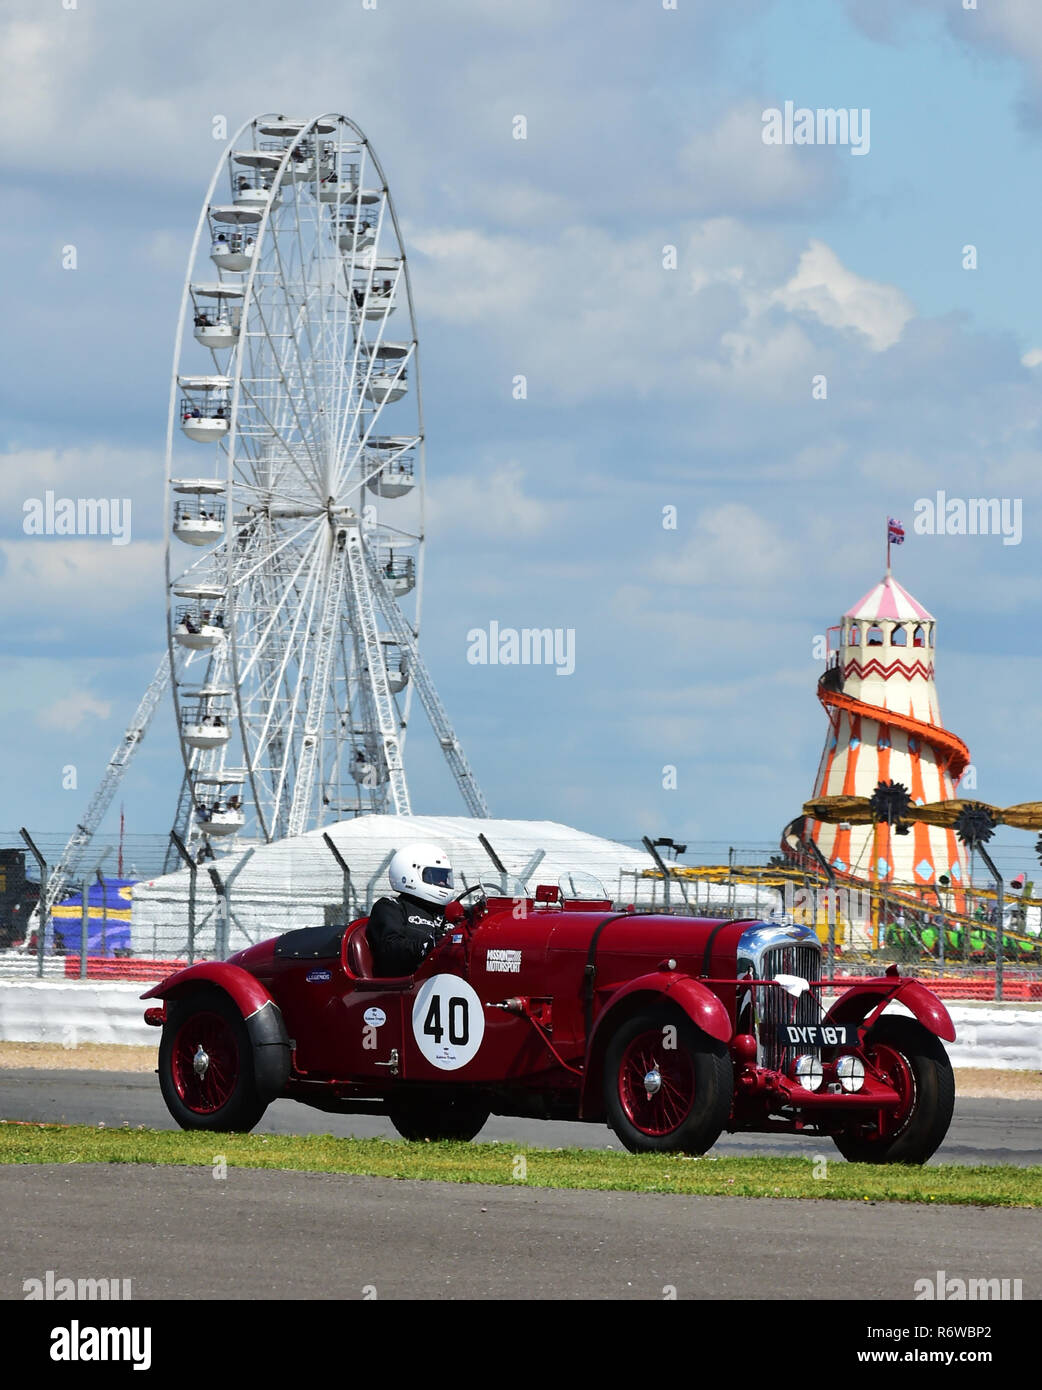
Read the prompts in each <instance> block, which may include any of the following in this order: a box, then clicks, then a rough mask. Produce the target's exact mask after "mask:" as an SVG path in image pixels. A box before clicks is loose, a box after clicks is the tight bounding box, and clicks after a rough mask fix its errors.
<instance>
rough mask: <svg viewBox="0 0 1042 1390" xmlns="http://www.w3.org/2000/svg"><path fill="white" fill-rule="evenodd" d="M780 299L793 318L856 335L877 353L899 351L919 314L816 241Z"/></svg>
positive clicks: (897, 292)
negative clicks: (795, 315)
mask: <svg viewBox="0 0 1042 1390" xmlns="http://www.w3.org/2000/svg"><path fill="white" fill-rule="evenodd" d="M774 298H775V301H776V302H777V303H779V304H781V305H783V306H784V307H785V308H786V309H788V310H790V312H792V313H806V314H811V315H813V317H814V318H816V319H818V320H819V321H820V322H821V323H823V324H826V325H827V326H828V327H829V328H840V329H846V328H853V329H856V330H857V331H858V332H859V333H862V334H864V336H865V337H866V338H867V339H868V342H869V346H870V347H871V348H872V350H873V351H874V352H883V351H885V350H886V349H887V348H889V347H893V345H894V344H895V343H896V342H898V341H899V340H900V337H901V334H902V333H903V332H904V329H905V325H906V324H907V323H908V321H909V320H910V319H911V318H912V317H913V315H914V312H915V311H914V310H913V308H912V305H911V302H910V301H909V299H908V297H907V296H906V295H905V294H904V293H903V292H902V291H901V290H899V289H897V287H896V286H894V285H884V284H881V283H879V281H876V280H868V279H866V278H865V277H864V276H861V275H857V274H855V273H854V271H852V270H848V269H847V268H846V266H844V265H843V263H842V261H841V260H840V259H839V257H838V256H837V255H836V253H835V251H833V250H832V248H831V247H829V246H826V244H825V243H824V242H823V241H816V240H815V241H811V243H810V245H809V246H808V248H807V250H806V251H804V253H803V255H802V256H801V257H800V263H799V266H798V268H797V270H796V274H795V275H794V276H793V277H792V279H791V280H789V281H788V283H787V284H785V285H783V286H782V288H781V289H780V290H778V291H777V293H776V294H775V296H774Z"/></svg>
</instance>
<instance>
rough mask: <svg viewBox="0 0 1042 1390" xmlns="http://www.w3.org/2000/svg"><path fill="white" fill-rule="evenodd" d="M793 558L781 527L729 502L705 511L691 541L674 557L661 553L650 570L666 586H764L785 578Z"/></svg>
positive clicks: (791, 547) (746, 508)
mask: <svg viewBox="0 0 1042 1390" xmlns="http://www.w3.org/2000/svg"><path fill="white" fill-rule="evenodd" d="M794 561H795V548H794V544H793V542H792V541H791V540H790V539H789V538H788V537H786V536H785V535H784V534H783V533H782V529H781V527H780V526H777V525H772V524H771V523H770V522H768V521H766V520H765V519H764V518H763V517H761V516H759V515H758V514H757V513H756V512H754V511H753V509H752V508H751V507H747V506H746V505H745V504H744V503H741V502H727V503H725V504H724V505H723V506H720V507H714V508H712V509H710V510H708V511H704V512H703V513H702V514H701V515H700V516H699V518H698V522H697V524H696V526H695V530H694V535H693V536H692V537H691V539H690V540H689V541H687V542H686V543H684V544H683V545H682V546H679V547H678V553H676V554H674V555H669V554H660V555H659V557H658V558H657V559H656V560H655V561H654V562H653V563H652V565H651V574H652V576H653V577H654V578H656V579H658V580H661V581H662V582H663V583H666V584H691V585H699V586H702V587H705V588H711V589H720V588H728V589H744V590H748V589H764V588H766V587H767V586H769V585H772V584H774V583H776V582H779V581H781V580H783V579H784V577H785V575H786V573H787V572H788V571H789V569H790V567H792V566H793V564H794Z"/></svg>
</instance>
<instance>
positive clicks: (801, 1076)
mask: <svg viewBox="0 0 1042 1390" xmlns="http://www.w3.org/2000/svg"><path fill="white" fill-rule="evenodd" d="M796 1080H797V1081H798V1082H799V1083H800V1085H801V1086H802V1087H804V1089H805V1090H808V1091H816V1090H817V1089H818V1087H819V1086H820V1085H821V1083H822V1082H823V1081H824V1080H825V1069H824V1068H823V1067H822V1065H821V1062H820V1061H819V1060H818V1058H817V1057H812V1056H811V1054H810V1053H809V1052H806V1053H804V1054H803V1056H802V1057H797V1058H796Z"/></svg>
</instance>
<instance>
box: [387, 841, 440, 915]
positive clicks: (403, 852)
mask: <svg viewBox="0 0 1042 1390" xmlns="http://www.w3.org/2000/svg"><path fill="white" fill-rule="evenodd" d="M387 877H388V879H389V880H390V883H391V887H392V888H393V889H394V891H395V892H396V893H408V894H409V896H410V897H412V898H420V899H421V900H422V901H423V902H426V903H436V904H437V905H438V906H439V907H444V906H445V904H446V903H447V902H449V900H450V899H451V898H452V895H453V884H452V865H451V864H450V863H449V857H448V855H447V854H446V853H445V851H444V850H443V849H439V847H438V846H437V845H432V844H427V843H426V842H424V841H422V840H421V841H418V842H417V843H416V844H414V845H403V846H402V848H401V849H399V850H396V851H395V853H394V856H393V858H392V859H391V863H390V867H389V868H388V870H387Z"/></svg>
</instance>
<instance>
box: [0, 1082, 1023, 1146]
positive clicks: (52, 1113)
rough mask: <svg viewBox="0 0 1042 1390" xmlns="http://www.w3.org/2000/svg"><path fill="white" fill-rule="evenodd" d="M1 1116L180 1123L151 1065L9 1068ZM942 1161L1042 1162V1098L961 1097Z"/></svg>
mask: <svg viewBox="0 0 1042 1390" xmlns="http://www.w3.org/2000/svg"><path fill="white" fill-rule="evenodd" d="M0 1119H5V1120H44V1121H53V1122H60V1123H66V1124H88V1125H96V1124H105V1125H107V1126H109V1127H110V1128H113V1127H118V1126H119V1125H122V1124H129V1125H131V1126H135V1125H146V1126H147V1127H149V1128H152V1129H174V1128H176V1126H175V1124H174V1122H173V1120H172V1119H171V1118H170V1115H169V1114H168V1112H167V1109H166V1106H165V1105H164V1104H163V1099H162V1096H161V1095H160V1093H159V1082H158V1080H157V1079H156V1077H155V1076H153V1075H151V1074H149V1073H144V1072H83V1071H64V1072H63V1071H35V1070H31V1069H28V1068H26V1069H10V1070H0ZM257 1132H258V1133H269V1134H336V1135H343V1136H347V1135H358V1136H360V1137H363V1138H370V1137H381V1138H384V1137H385V1138H394V1137H395V1131H394V1129H393V1128H392V1126H391V1124H390V1121H388V1120H385V1119H382V1118H378V1117H375V1116H368V1115H328V1114H325V1113H324V1112H322V1111H320V1110H310V1109H308V1108H307V1107H306V1106H303V1105H299V1104H297V1103H296V1102H295V1101H289V1100H281V1101H276V1102H275V1104H274V1105H272V1106H270V1107H269V1108H268V1111H267V1113H266V1114H265V1116H264V1118H263V1119H262V1120H261V1122H260V1124H259V1125H258V1126H257ZM478 1137H479V1139H481V1140H483V1141H485V1142H488V1141H491V1140H499V1141H501V1142H503V1143H514V1144H531V1145H535V1146H543V1147H551V1148H558V1147H577V1148H594V1149H602V1148H609V1147H612V1148H618V1147H619V1142H618V1140H617V1139H616V1138H615V1136H614V1135H613V1134H612V1133H610V1131H609V1130H608V1129H606V1128H605V1127H604V1126H603V1125H587V1124H570V1123H567V1122H564V1121H558V1122H555V1123H546V1122H544V1121H541V1120H516V1119H502V1118H499V1117H496V1116H494V1117H493V1118H492V1119H490V1120H489V1122H488V1124H487V1125H486V1126H485V1128H484V1129H483V1130H482V1132H481V1134H480V1135H479V1136H478ZM819 1149H820V1151H821V1152H822V1153H826V1154H828V1156H829V1157H830V1158H831V1157H834V1158H836V1160H837V1161H839V1156H838V1154H837V1152H836V1150H835V1149H834V1148H833V1146H832V1144H831V1142H830V1141H829V1140H825V1139H813V1138H810V1139H804V1138H800V1137H799V1136H797V1135H787V1134H770V1135H765V1134H743V1135H733V1134H732V1135H724V1136H723V1138H722V1139H721V1140H720V1142H719V1143H718V1144H717V1145H716V1147H715V1148H714V1149H713V1153H714V1154H719V1155H721V1156H723V1155H729V1154H735V1155H741V1154H745V1155H752V1154H790V1155H796V1154H807V1153H811V1152H816V1151H817V1150H819ZM932 1161H933V1162H939V1163H1014V1164H1017V1165H1020V1166H1023V1165H1026V1164H1042V1101H1039V1100H1005V1099H996V1100H968V1099H967V1100H958V1099H957V1100H956V1106H955V1119H954V1121H953V1123H952V1127H951V1129H950V1130H949V1132H948V1138H947V1139H946V1140H945V1142H944V1144H943V1145H942V1146H941V1148H940V1149H939V1151H938V1153H937V1155H936V1157H935V1158H934V1159H933V1160H932Z"/></svg>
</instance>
